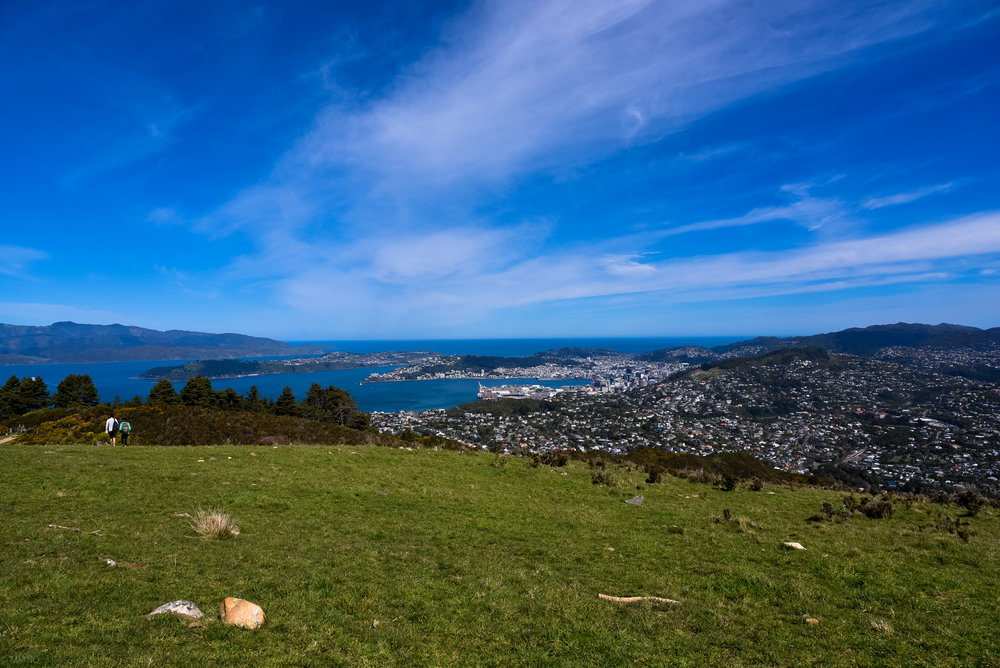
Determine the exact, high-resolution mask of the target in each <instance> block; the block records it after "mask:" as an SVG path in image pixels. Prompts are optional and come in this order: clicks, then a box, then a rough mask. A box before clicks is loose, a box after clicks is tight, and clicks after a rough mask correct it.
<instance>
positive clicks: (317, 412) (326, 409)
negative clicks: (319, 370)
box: [299, 383, 358, 425]
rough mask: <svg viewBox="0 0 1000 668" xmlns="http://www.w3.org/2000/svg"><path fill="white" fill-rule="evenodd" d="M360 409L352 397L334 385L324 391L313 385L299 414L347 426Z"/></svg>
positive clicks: (318, 385) (317, 384) (316, 384)
mask: <svg viewBox="0 0 1000 668" xmlns="http://www.w3.org/2000/svg"><path fill="white" fill-rule="evenodd" d="M357 410H358V407H357V405H356V404H355V403H354V399H352V398H351V395H350V394H348V393H347V392H345V391H344V390H342V389H340V388H339V387H334V386H333V385H331V386H329V387H327V388H326V389H323V388H322V387H320V384H319V383H313V384H312V385H311V386H310V387H309V391H308V392H307V393H306V398H305V399H303V400H302V405H301V406H300V407H299V414H300V415H302V417H307V418H310V419H313V420H320V421H323V422H335V423H337V424H341V425H346V424H347V423H348V422H349V421H350V420H351V417H352V416H353V415H354V414H355V413H356V412H357Z"/></svg>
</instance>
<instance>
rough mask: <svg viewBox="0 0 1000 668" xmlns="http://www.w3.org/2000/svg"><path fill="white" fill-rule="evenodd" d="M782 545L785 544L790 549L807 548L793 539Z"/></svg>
mask: <svg viewBox="0 0 1000 668" xmlns="http://www.w3.org/2000/svg"><path fill="white" fill-rule="evenodd" d="M782 545H784V546H785V547H787V548H788V549H790V550H804V549H806V548H804V547H802V543H795V542H792V541H788V542H786V543H782Z"/></svg>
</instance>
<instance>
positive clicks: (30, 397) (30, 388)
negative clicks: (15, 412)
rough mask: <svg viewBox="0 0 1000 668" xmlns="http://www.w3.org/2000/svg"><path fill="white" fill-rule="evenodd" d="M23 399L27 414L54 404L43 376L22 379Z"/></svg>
mask: <svg viewBox="0 0 1000 668" xmlns="http://www.w3.org/2000/svg"><path fill="white" fill-rule="evenodd" d="M21 399H22V401H23V402H24V408H25V412H28V411H37V410H38V409H39V408H45V407H46V406H48V405H49V404H50V403H52V398H51V397H50V396H49V388H48V387H46V385H45V381H44V380H42V377H41V376H35V377H34V378H22V379H21Z"/></svg>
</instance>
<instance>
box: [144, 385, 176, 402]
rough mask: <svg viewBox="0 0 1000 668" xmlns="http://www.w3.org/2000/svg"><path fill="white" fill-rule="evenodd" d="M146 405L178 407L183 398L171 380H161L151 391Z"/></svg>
mask: <svg viewBox="0 0 1000 668" xmlns="http://www.w3.org/2000/svg"><path fill="white" fill-rule="evenodd" d="M146 403H148V404H149V405H150V406H176V405H178V404H180V403H181V397H180V395H179V394H177V390H175V389H174V386H173V384H172V383H171V382H170V381H169V380H161V381H160V382H159V383H157V384H156V385H154V386H153V389H151V390H150V391H149V397H148V398H147V399H146Z"/></svg>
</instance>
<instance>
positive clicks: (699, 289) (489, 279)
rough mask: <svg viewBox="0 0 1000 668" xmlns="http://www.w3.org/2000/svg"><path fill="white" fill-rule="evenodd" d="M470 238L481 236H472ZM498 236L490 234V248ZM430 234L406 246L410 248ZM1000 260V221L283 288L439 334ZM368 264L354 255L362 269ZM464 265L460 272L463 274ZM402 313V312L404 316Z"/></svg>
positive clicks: (912, 278)
mask: <svg viewBox="0 0 1000 668" xmlns="http://www.w3.org/2000/svg"><path fill="white" fill-rule="evenodd" d="M468 233H469V234H470V235H474V234H475V233H474V232H472V231H468ZM489 237H490V234H489V233H486V234H485V235H484V236H482V237H480V241H483V242H484V243H485V240H486V239H488V238H489ZM421 240H422V237H417V236H415V237H414V238H413V239H407V238H401V239H399V240H398V243H399V244H400V247H405V246H406V245H407V243H409V242H411V241H412V242H413V243H420V242H421ZM998 254H1000V213H989V214H982V215H977V216H971V217H968V218H962V219H957V220H949V221H945V222H943V223H939V224H936V225H927V226H921V227H913V228H909V229H904V230H899V231H896V232H892V233H888V234H882V235H878V236H874V237H869V238H857V239H850V240H842V241H837V242H832V243H817V244H814V245H812V246H809V247H806V248H797V249H791V250H784V251H768V252H737V253H724V254H718V255H705V256H700V257H694V258H681V259H662V260H656V259H655V257H656V256H655V255H652V254H645V253H637V254H634V255H630V256H629V255H614V256H609V255H607V254H605V253H604V252H602V249H601V248H600V247H599V246H593V247H589V248H580V249H577V250H576V251H575V252H556V253H524V254H522V255H521V256H519V257H517V258H516V259H514V258H511V259H512V260H513V261H512V262H511V263H510V264H509V265H508V266H504V267H499V268H498V267H494V268H492V269H487V270H483V269H482V268H481V267H476V266H463V267H459V268H455V270H454V271H451V272H449V273H447V274H446V275H443V274H442V275H437V274H435V272H433V271H422V272H420V280H419V281H411V282H407V283H405V285H404V286H403V287H402V289H399V287H398V286H396V285H389V284H388V283H387V282H386V281H385V280H384V278H385V277H384V276H383V275H382V274H381V271H382V270H381V269H380V259H378V258H376V257H374V255H375V254H374V253H373V254H370V255H369V256H368V259H367V261H366V262H364V263H362V264H361V265H356V266H354V267H353V268H351V269H350V270H344V269H341V268H338V267H336V266H335V265H334V264H332V263H323V262H315V263H313V264H312V265H310V266H309V267H308V268H304V271H303V273H302V274H300V275H298V276H295V277H289V278H286V279H284V280H282V281H281V282H280V289H281V290H282V292H283V294H284V295H285V298H286V299H288V300H289V301H290V302H292V303H294V304H295V305H296V306H297V307H298V308H301V309H303V310H305V311H307V312H311V313H315V314H316V315H317V316H321V315H322V314H324V313H329V312H330V311H331V310H334V309H339V310H338V316H337V317H338V319H342V318H343V317H349V318H350V317H355V316H354V315H346V316H345V314H348V313H351V314H356V317H357V318H358V321H359V323H364V322H368V323H383V322H384V323H388V322H391V320H392V318H394V317H403V318H409V319H411V320H412V321H413V322H434V323H437V324H439V325H445V326H446V325H448V324H449V323H455V322H464V321H467V320H470V319H473V320H474V319H476V318H481V317H485V316H488V315H489V314H495V313H496V312H498V311H502V310H504V309H512V308H519V307H525V306H531V305H542V304H554V303H558V302H565V301H567V300H580V299H591V298H605V297H612V296H616V295H643V294H646V295H649V294H655V300H654V302H655V303H657V304H659V305H660V306H662V305H663V304H667V303H678V302H683V301H690V300H693V299H708V300H721V299H743V298H749V297H759V296H763V295H789V294H803V293H807V292H821V291H835V290H846V289H853V288H859V287H864V286H869V287H871V286H886V285H892V284H899V283H922V282H928V281H931V280H937V281H940V280H942V279H947V278H948V276H949V275H951V274H959V273H962V272H965V271H968V270H969V269H970V267H973V266H974V265H970V258H976V257H982V256H987V255H994V256H996V255H998ZM356 259H357V258H355V260H356ZM454 267H457V265H455V266H454ZM394 314H395V315H394Z"/></svg>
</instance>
